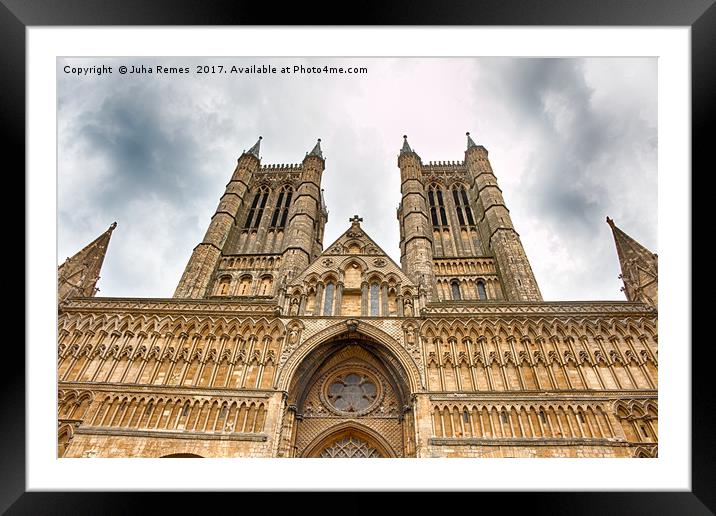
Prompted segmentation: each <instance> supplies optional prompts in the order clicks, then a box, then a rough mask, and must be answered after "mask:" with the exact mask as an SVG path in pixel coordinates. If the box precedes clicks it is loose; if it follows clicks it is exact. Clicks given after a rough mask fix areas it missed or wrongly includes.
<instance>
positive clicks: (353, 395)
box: [322, 367, 383, 416]
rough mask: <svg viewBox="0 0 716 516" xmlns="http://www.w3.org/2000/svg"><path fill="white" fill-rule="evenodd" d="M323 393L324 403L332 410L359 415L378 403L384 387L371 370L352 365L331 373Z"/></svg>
mask: <svg viewBox="0 0 716 516" xmlns="http://www.w3.org/2000/svg"><path fill="white" fill-rule="evenodd" d="M322 394H323V396H322V397H323V401H324V403H325V404H326V406H327V407H328V408H329V409H331V410H332V411H334V412H337V413H339V414H341V415H351V416H359V415H363V414H367V413H368V412H370V411H371V410H372V409H374V408H375V407H376V406H377V405H378V403H379V402H380V401H381V399H382V397H383V389H382V387H381V383H380V381H379V380H378V379H377V378H376V377H375V376H374V375H373V374H372V373H371V372H369V371H367V370H365V369H363V368H356V367H352V368H348V369H343V370H341V371H338V372H336V373H334V374H333V375H330V376H329V377H328V378H327V379H326V381H325V383H324V385H323V389H322Z"/></svg>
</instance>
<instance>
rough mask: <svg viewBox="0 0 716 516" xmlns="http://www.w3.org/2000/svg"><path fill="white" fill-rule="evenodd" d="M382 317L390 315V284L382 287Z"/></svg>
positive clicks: (384, 284)
mask: <svg viewBox="0 0 716 516" xmlns="http://www.w3.org/2000/svg"><path fill="white" fill-rule="evenodd" d="M380 315H382V316H383V317H385V316H387V315H388V284H387V283H383V284H382V285H381V286H380Z"/></svg>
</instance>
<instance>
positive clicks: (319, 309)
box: [313, 281, 323, 315]
mask: <svg viewBox="0 0 716 516" xmlns="http://www.w3.org/2000/svg"><path fill="white" fill-rule="evenodd" d="M322 313H323V282H320V281H319V282H318V285H316V310H315V312H314V313H313V315H321V314H322Z"/></svg>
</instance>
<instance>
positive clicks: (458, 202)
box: [452, 185, 475, 226]
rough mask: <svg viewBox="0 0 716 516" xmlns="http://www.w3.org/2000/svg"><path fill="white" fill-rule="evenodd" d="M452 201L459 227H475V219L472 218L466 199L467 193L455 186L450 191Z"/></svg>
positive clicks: (460, 187) (460, 186)
mask: <svg viewBox="0 0 716 516" xmlns="http://www.w3.org/2000/svg"><path fill="white" fill-rule="evenodd" d="M452 199H453V201H455V210H456V211H457V219H458V221H459V222H460V225H461V226H465V225H468V224H469V225H470V226H474V225H475V219H473V217H472V210H471V209H470V202H469V201H468V198H467V192H466V191H465V187H464V186H462V185H456V186H454V187H453V189H452Z"/></svg>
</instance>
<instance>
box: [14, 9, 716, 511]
mask: <svg viewBox="0 0 716 516" xmlns="http://www.w3.org/2000/svg"><path fill="white" fill-rule="evenodd" d="M715 1H716V0H680V1H678V2H677V1H674V0H551V1H549V0H523V1H520V0H491V1H473V2H469V1H467V0H460V1H455V2H451V3H446V2H428V1H425V0H412V1H408V0H401V1H399V2H386V1H383V2H371V1H367V2H360V3H359V4H355V5H354V6H353V7H352V8H350V9H345V8H343V7H345V6H339V5H336V4H335V3H323V2H310V3H303V2H301V3H282V4H280V7H279V8H269V6H268V5H267V4H264V3H261V2H244V1H231V2H230V1H225V0H216V1H211V2H210V1H201V0H194V1H183V2H178V1H172V0H154V1H151V2H150V1H141V0H123V1H121V0H104V1H99V0H62V1H60V0H32V1H29V0H0V56H1V59H0V64H2V79H0V80H1V81H2V87H0V116H1V118H2V121H3V123H2V124H1V126H2V129H3V130H4V132H5V134H4V138H3V140H2V141H3V143H4V144H5V145H4V147H5V152H3V154H4V158H5V159H4V164H5V165H6V172H5V173H6V177H7V175H10V174H14V175H18V174H17V171H19V170H24V169H25V108H26V107H25V65H26V63H25V59H26V53H25V29H26V28H27V27H31V26H83V25H93V26H103V25H160V26H161V25H187V26H189V25H272V26H276V25H287V24H291V25H320V24H326V25H517V26H519V25H552V26H566V25H570V26H590V25H605V26H608V25H614V26H631V25H633V26H688V27H691V45H692V47H691V50H692V56H691V59H692V61H691V72H692V90H691V91H692V163H693V165H692V169H693V170H697V169H701V171H702V174H703V175H706V174H707V173H710V174H711V175H713V172H712V169H713V166H712V165H711V166H709V167H708V168H707V159H708V158H710V150H711V147H712V146H713V142H712V140H711V139H710V137H709V136H710V134H711V133H712V132H713V129H714V128H715V127H714V125H716V124H715V123H714V118H715V117H714V111H715V109H714V106H715V105H716V103H715V102H714V92H716V66H714V63H716V6H715V5H714V2H715ZM661 143H662V144H664V143H665V142H661ZM667 144H668V143H667ZM8 158H10V159H11V161H9V162H8ZM8 163H10V164H11V165H8ZM673 173H680V174H681V175H682V176H683V179H684V181H692V178H693V177H694V174H693V173H692V174H691V176H689V175H688V171H687V173H686V174H684V173H683V171H682V172H677V171H674V172H673ZM692 205H693V202H692ZM15 213H19V210H17V211H16V212H15ZM15 218H16V216H15ZM693 219H694V222H697V221H699V220H700V219H697V218H695V217H694V218H693ZM14 224H16V222H14ZM692 234H693V233H692ZM26 236H27V235H25V238H26ZM26 267H27V266H26ZM29 272H30V271H28V270H27V268H26V269H25V274H26V278H27V274H28V273H29ZM26 281H27V279H26ZM685 281H688V282H689V284H691V275H690V271H687V275H686V278H685ZM662 295H668V294H662ZM12 299H13V300H14V299H16V298H12ZM692 341H693V342H695V343H696V345H693V346H691V351H692V407H691V414H692V422H691V423H692V454H691V465H692V474H691V481H692V490H691V491H690V492H659V491H646V492H630V491H626V492H553V493H549V492H530V493H479V496H480V497H488V498H489V499H488V500H487V503H490V504H492V503H495V502H498V501H500V500H501V501H502V502H503V503H508V504H509V512H516V511H518V510H524V511H525V512H527V511H529V513H530V514H534V513H535V512H536V513H548V514H649V515H654V514H689V515H691V514H714V512H715V511H716V495H715V493H716V489H714V486H716V478H715V475H714V471H716V460H715V452H714V449H715V447H714V443H713V437H714V435H716V429H715V428H714V423H713V413H714V409H715V408H716V407H715V403H714V398H713V396H712V394H711V393H712V391H713V386H712V385H711V383H710V382H709V381H708V380H707V379H709V375H708V369H710V368H711V364H713V363H714V361H713V357H714V354H713V346H712V345H711V344H710V343H709V342H708V341H699V340H697V339H693V338H692ZM28 344H29V343H28V342H25V345H28ZM691 344H692V343H691V342H663V343H662V345H664V346H679V347H683V348H684V349H685V350H686V349H688V346H690V345H691ZM51 349H52V347H51V346H50V347H48V350H51ZM4 350H5V355H4V356H5V360H6V362H5V363H6V367H5V368H4V370H3V375H2V389H0V397H1V399H2V405H0V406H1V407H2V414H3V417H2V420H3V425H2V436H3V439H2V440H0V450H1V451H0V457H1V458H2V460H1V463H2V466H1V468H2V481H1V482H0V511H6V510H7V511H8V514H131V513H135V512H137V513H143V512H146V511H145V510H142V508H145V509H148V508H149V507H150V506H151V505H150V504H151V502H153V500H149V498H150V497H153V496H160V497H161V500H160V503H161V504H162V512H164V513H167V512H169V511H172V510H181V509H182V508H184V509H186V508H187V507H188V506H187V505H185V504H186V496H181V495H179V494H178V493H168V494H162V495H156V494H149V493H135V494H131V495H129V494H127V493H123V492H111V493H97V492H95V493H79V492H43V493H40V492H31V493H28V492H25V472H26V469H25V430H26V428H25V380H26V378H25V367H23V366H24V364H25V353H24V349H22V348H21V346H20V345H19V343H17V342H13V341H12V340H10V339H8V340H6V342H5V346H4ZM7 364H10V365H9V366H8V365H7ZM417 494H418V493H412V494H410V495H409V496H405V497H401V501H400V502H399V503H400V506H401V507H402V510H405V511H407V510H409V507H408V506H409V505H410V504H411V503H415V502H418V503H424V502H423V498H424V497H421V496H417ZM358 495H359V493H349V494H348V496H346V497H345V498H344V500H343V502H344V503H345V505H346V507H348V508H349V509H350V508H353V510H354V511H356V512H357V511H358V509H357V508H358V507H360V506H363V507H368V506H367V505H362V503H361V505H359V502H358V500H359V496H358ZM271 496H274V495H273V494H272V495H271ZM226 498H227V497H225V496H221V497H218V498H215V499H214V500H213V501H212V504H217V507H221V505H218V504H221V503H222V500H225V499H226ZM273 503H277V502H273ZM286 503H287V504H290V505H291V506H292V507H294V508H295V509H296V510H300V509H301V508H302V507H300V506H297V505H296V501H295V500H293V501H287V502H286ZM301 505H303V504H301ZM307 506H308V507H314V508H315V507H317V506H316V505H314V504H311V503H310V502H309V504H308V505H307ZM503 507H504V506H503Z"/></svg>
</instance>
